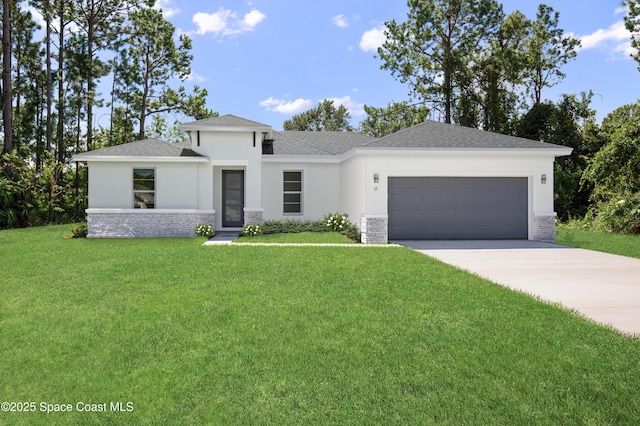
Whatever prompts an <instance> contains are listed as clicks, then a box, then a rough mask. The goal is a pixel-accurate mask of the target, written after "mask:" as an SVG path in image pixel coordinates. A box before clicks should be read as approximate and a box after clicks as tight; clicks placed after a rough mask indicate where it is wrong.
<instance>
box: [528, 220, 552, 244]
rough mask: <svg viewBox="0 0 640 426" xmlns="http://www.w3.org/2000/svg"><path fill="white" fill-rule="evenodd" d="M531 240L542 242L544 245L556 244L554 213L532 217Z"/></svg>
mask: <svg viewBox="0 0 640 426" xmlns="http://www.w3.org/2000/svg"><path fill="white" fill-rule="evenodd" d="M531 239H532V240H534V241H543V242H546V243H555V242H556V214H555V213H554V214H547V215H534V216H533V235H531Z"/></svg>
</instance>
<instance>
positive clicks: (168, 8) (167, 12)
mask: <svg viewBox="0 0 640 426" xmlns="http://www.w3.org/2000/svg"><path fill="white" fill-rule="evenodd" d="M153 8H154V9H156V10H162V16H164V17H165V18H171V17H172V16H176V15H177V14H178V13H180V12H181V10H180V9H178V8H177V7H176V6H175V5H174V4H173V0H156V4H155V5H154V6H153Z"/></svg>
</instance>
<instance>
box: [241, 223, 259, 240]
mask: <svg viewBox="0 0 640 426" xmlns="http://www.w3.org/2000/svg"><path fill="white" fill-rule="evenodd" d="M262 232H263V231H262V226H260V225H255V224H251V225H244V226H243V227H242V235H245V236H247V237H255V236H257V235H262Z"/></svg>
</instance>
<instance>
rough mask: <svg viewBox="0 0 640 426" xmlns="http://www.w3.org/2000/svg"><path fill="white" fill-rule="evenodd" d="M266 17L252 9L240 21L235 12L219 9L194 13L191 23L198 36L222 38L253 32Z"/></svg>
mask: <svg viewBox="0 0 640 426" xmlns="http://www.w3.org/2000/svg"><path fill="white" fill-rule="evenodd" d="M266 17H267V16H266V15H265V14H264V13H262V12H260V11H259V10H257V9H253V10H252V11H251V12H248V13H246V14H245V15H244V16H243V17H242V19H240V18H238V14H237V13H236V12H234V11H232V10H226V9H222V8H220V10H218V11H217V12H215V13H204V12H198V13H196V14H195V15H193V22H194V23H195V24H196V25H197V26H198V30H197V31H196V33H197V34H199V35H205V34H208V33H213V34H214V35H216V36H222V37H224V36H231V35H236V34H242V33H246V32H248V31H253V30H254V29H255V27H256V26H257V25H258V24H259V23H260V22H262V21H264V19H265V18H266Z"/></svg>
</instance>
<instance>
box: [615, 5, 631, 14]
mask: <svg viewBox="0 0 640 426" xmlns="http://www.w3.org/2000/svg"><path fill="white" fill-rule="evenodd" d="M627 10H629V9H628V8H627V6H619V7H618V8H617V9H616V11H615V12H613V15H614V16H615V15H620V14H621V13H624V14H625V15H626V14H627Z"/></svg>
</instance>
